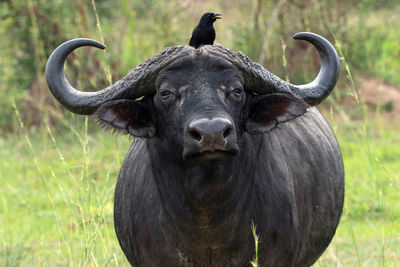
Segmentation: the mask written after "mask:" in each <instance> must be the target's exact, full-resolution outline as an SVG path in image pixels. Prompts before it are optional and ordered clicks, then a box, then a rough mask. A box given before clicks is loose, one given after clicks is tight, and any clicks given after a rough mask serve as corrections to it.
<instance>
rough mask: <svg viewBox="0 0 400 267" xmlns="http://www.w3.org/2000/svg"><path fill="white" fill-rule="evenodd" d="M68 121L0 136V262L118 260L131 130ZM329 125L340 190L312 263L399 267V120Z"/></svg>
mask: <svg viewBox="0 0 400 267" xmlns="http://www.w3.org/2000/svg"><path fill="white" fill-rule="evenodd" d="M326 116H327V117H329V114H326ZM74 120H79V118H77V117H75V116H74V117H72V119H71V120H70V121H68V122H67V123H66V124H65V125H64V126H60V127H59V128H58V129H57V130H50V129H51V128H50V127H49V128H47V131H39V132H30V133H28V132H27V131H26V130H25V128H24V127H23V125H22V124H21V125H20V129H19V133H18V135H16V136H9V137H7V138H1V139H0V157H1V159H2V160H1V161H0V177H1V183H0V266H85V265H86V266H118V265H121V266H126V265H128V263H127V261H126V259H125V258H124V255H123V253H122V251H121V249H120V248H119V244H118V241H117V238H116V235H115V233H114V228H113V194H114V188H115V183H116V179H117V175H118V171H119V168H120V165H121V162H122V160H123V158H124V154H125V153H126V152H127V151H128V148H129V146H130V143H131V142H132V139H130V138H129V137H128V136H125V135H113V134H111V133H108V132H104V131H102V130H101V129H99V127H98V125H96V124H95V123H94V122H93V121H94V120H93V119H89V120H87V121H85V122H84V123H74ZM331 124H332V126H333V128H334V130H335V132H336V134H337V137H338V140H339V143H340V145H341V148H342V153H343V158H344V165H345V173H346V199H345V207H344V212H343V216H342V219H341V222H340V225H339V228H338V230H337V233H336V235H335V238H334V240H333V242H332V243H331V245H330V247H329V248H328V249H327V251H326V252H325V254H324V255H323V256H322V257H321V259H320V260H319V261H318V262H317V263H316V264H315V266H399V265H400V253H399V251H400V235H399V233H400V201H399V199H400V198H399V197H400V178H399V175H398V174H399V173H400V164H399V159H400V145H399V144H400V135H399V134H398V132H399V130H400V124H398V125H396V124H391V125H389V123H387V122H386V121H385V120H383V119H382V120H377V119H375V120H373V121H367V122H351V123H343V122H341V123H335V121H331ZM73 125H81V126H73ZM249 227H250V226H249ZM261 242H262V240H261Z"/></svg>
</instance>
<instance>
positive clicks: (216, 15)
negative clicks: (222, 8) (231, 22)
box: [213, 13, 222, 19]
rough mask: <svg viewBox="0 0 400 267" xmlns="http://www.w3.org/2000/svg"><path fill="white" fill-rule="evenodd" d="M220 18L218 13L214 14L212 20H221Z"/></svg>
mask: <svg viewBox="0 0 400 267" xmlns="http://www.w3.org/2000/svg"><path fill="white" fill-rule="evenodd" d="M220 16H222V14H220V13H214V15H213V18H214V19H222V18H221V17H220Z"/></svg>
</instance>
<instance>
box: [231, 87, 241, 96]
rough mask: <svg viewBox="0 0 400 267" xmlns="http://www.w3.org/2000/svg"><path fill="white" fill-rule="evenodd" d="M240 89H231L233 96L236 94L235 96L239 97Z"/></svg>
mask: <svg viewBox="0 0 400 267" xmlns="http://www.w3.org/2000/svg"><path fill="white" fill-rule="evenodd" d="M242 91H243V90H242V89H240V88H235V89H233V90H232V94H233V95H234V96H237V97H240V96H241V95H242Z"/></svg>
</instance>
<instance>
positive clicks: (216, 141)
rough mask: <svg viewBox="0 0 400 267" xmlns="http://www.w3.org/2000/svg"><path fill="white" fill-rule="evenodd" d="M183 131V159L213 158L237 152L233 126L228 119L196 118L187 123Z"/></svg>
mask: <svg viewBox="0 0 400 267" xmlns="http://www.w3.org/2000/svg"><path fill="white" fill-rule="evenodd" d="M184 131H185V132H184V140H183V141H184V151H183V156H184V158H190V157H193V156H199V155H207V156H208V157H212V158H214V157H216V156H217V155H218V157H221V156H222V157H223V155H225V154H229V153H230V154H236V153H237V152H238V145H237V136H236V131H235V128H234V124H233V122H232V121H231V120H230V119H228V118H222V117H216V118H211V119H209V118H198V119H195V120H192V121H191V122H189V123H188V124H187V126H186V127H185V130H184Z"/></svg>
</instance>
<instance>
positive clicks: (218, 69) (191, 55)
mask: <svg viewBox="0 0 400 267" xmlns="http://www.w3.org/2000/svg"><path fill="white" fill-rule="evenodd" d="M202 48H203V47H202ZM202 48H200V49H192V50H189V51H188V50H184V51H182V53H181V55H178V56H176V57H175V60H173V61H170V62H169V64H168V65H166V66H165V67H164V68H163V69H162V70H161V71H160V72H159V73H158V75H157V79H156V87H159V86H160V84H161V82H162V81H163V80H164V79H165V78H166V77H168V76H171V75H173V74H174V73H177V72H179V73H182V74H184V75H185V74H186V75H192V74H195V75H196V74H197V73H201V72H207V73H216V74H217V76H219V77H220V78H221V79H223V78H225V77H227V75H230V77H232V75H234V76H236V78H238V79H239V80H240V81H243V77H242V74H241V73H240V72H239V71H238V69H237V68H236V67H235V66H234V65H233V64H232V63H230V62H229V61H228V60H227V59H225V58H224V57H223V56H218V55H216V54H211V53H210V52H209V50H208V49H202Z"/></svg>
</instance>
